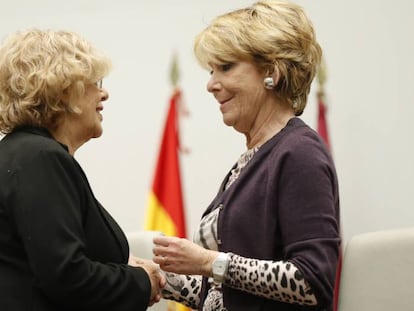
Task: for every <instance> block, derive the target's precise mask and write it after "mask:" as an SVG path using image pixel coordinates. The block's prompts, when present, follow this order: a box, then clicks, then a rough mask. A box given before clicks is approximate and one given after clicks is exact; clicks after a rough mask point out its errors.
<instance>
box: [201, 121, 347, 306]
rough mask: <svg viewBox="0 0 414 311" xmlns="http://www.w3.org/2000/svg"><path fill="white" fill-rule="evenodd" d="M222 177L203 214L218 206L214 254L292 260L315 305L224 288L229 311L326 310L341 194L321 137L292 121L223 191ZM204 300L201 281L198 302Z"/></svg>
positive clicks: (337, 242)
mask: <svg viewBox="0 0 414 311" xmlns="http://www.w3.org/2000/svg"><path fill="white" fill-rule="evenodd" d="M228 177H229V175H227V176H226V178H225V180H224V182H223V184H222V185H221V187H220V190H219V192H218V194H217V196H216V197H215V198H214V200H213V201H212V203H211V204H210V206H209V207H208V208H207V210H206V211H205V213H204V215H205V214H207V213H209V212H210V211H212V210H213V209H215V208H217V207H220V208H222V210H221V211H220V214H219V219H218V239H219V244H220V245H219V250H220V251H222V252H232V253H235V254H237V255H241V256H244V257H247V258H257V259H264V260H274V261H277V260H288V261H290V262H293V263H294V264H295V265H296V266H297V267H298V269H299V270H301V271H302V273H303V275H304V278H305V280H306V281H307V282H309V284H310V285H311V288H312V289H313V291H314V293H315V295H316V297H317V300H318V306H317V307H309V306H299V305H293V304H287V303H282V302H278V301H274V300H269V299H265V298H261V297H258V296H254V295H251V294H248V293H246V292H242V291H240V290H236V289H232V288H229V287H226V286H223V299H224V305H225V306H226V308H227V310H229V311H233V310H237V311H243V310H249V311H254V310H278V311H292V310H302V311H303V310H330V308H331V307H332V302H333V288H334V283H335V271H336V267H337V263H338V251H339V245H340V233H339V232H340V229H339V193H338V181H337V176H336V171H335V166H334V164H333V161H332V158H331V156H330V153H329V151H328V150H327V148H326V146H325V145H324V143H323V142H322V140H321V138H320V137H319V135H318V134H317V133H316V132H315V131H314V130H312V129H311V128H310V127H308V126H307V125H306V124H305V123H304V122H303V121H302V120H301V119H299V118H293V119H291V120H290V121H289V122H288V124H287V125H286V127H285V128H284V129H283V130H282V131H281V132H279V133H278V134H277V135H275V136H274V137H273V138H271V139H270V140H269V141H268V142H266V143H265V144H264V145H263V146H262V147H261V148H260V149H259V150H258V152H257V153H256V154H255V156H254V157H253V158H252V160H251V161H250V162H249V163H248V165H247V166H246V167H245V168H244V169H243V170H242V172H241V174H240V176H239V178H238V179H237V180H236V181H235V182H234V183H233V184H232V185H231V186H230V187H229V188H228V189H227V190H226V191H223V190H224V185H225V183H226V181H227V179H228ZM206 294H207V288H206V280H203V290H202V297H201V299H202V301H203V300H204V299H205V296H206ZM200 308H202V304H201V307H200ZM200 310H201V309H200Z"/></svg>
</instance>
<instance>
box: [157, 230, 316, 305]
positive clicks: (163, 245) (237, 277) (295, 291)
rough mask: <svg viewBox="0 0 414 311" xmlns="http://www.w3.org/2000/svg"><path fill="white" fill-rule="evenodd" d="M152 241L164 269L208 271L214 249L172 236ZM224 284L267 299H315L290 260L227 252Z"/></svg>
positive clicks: (312, 301) (299, 301)
mask: <svg viewBox="0 0 414 311" xmlns="http://www.w3.org/2000/svg"><path fill="white" fill-rule="evenodd" d="M154 243H155V245H156V246H155V247H154V254H155V257H154V262H156V263H158V264H160V266H161V268H162V269H164V270H165V271H170V272H174V273H180V274H197V275H202V276H206V277H210V276H211V275H212V264H213V262H214V260H215V259H216V257H217V256H218V254H219V253H218V252H216V251H212V250H207V249H204V248H202V247H201V246H198V245H196V244H194V243H192V242H190V241H188V240H186V239H180V238H175V237H156V238H154ZM182 277H183V276H182ZM167 279H168V276H167ZM189 280H191V279H189ZM167 283H168V281H167ZM224 284H225V285H227V286H229V287H232V288H235V289H239V290H243V291H245V292H248V293H251V294H253V295H257V296H261V297H264V298H267V299H272V300H277V301H282V302H287V303H292V302H294V303H297V304H301V305H316V303H317V302H316V297H315V295H314V294H313V293H312V290H311V289H310V287H309V284H308V283H307V282H306V280H305V279H304V278H303V274H302V273H301V272H300V271H299V270H298V268H297V267H296V266H295V265H294V264H292V263H290V262H285V261H271V260H257V259H249V258H244V257H241V256H238V255H234V254H230V262H229V265H228V269H227V273H226V274H225V276H224ZM177 294H178V295H179V292H177Z"/></svg>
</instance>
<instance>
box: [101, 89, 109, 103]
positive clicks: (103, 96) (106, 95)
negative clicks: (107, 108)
mask: <svg viewBox="0 0 414 311" xmlns="http://www.w3.org/2000/svg"><path fill="white" fill-rule="evenodd" d="M108 98H109V93H108V91H107V90H106V89H104V88H101V101H105V100H107V99H108Z"/></svg>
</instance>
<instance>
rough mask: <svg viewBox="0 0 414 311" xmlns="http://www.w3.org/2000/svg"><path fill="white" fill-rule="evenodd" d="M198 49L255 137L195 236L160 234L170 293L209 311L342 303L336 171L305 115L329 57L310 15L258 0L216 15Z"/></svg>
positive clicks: (226, 111) (229, 109)
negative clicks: (337, 296)
mask: <svg viewBox="0 0 414 311" xmlns="http://www.w3.org/2000/svg"><path fill="white" fill-rule="evenodd" d="M194 49H195V54H196V56H197V59H198V60H199V62H200V64H201V65H202V66H203V67H204V68H206V69H208V70H209V71H210V74H211V77H210V80H209V81H208V83H207V90H208V91H209V92H210V93H211V94H213V96H214V97H215V99H216V101H217V102H218V104H219V107H220V111H221V113H222V116H223V122H224V123H225V124H226V125H228V126H231V127H233V128H234V129H235V130H236V131H237V132H239V133H241V134H243V135H244V136H245V138H246V146H247V150H246V152H245V153H243V154H242V155H241V157H240V159H239V160H238V161H237V163H236V164H235V165H234V166H233V168H232V169H231V170H230V171H229V172H228V174H227V175H226V177H225V179H224V181H223V183H222V185H221V186H220V188H219V191H218V193H217V195H216V197H215V198H214V199H213V201H212V202H211V204H210V205H209V206H208V208H207V209H206V211H205V212H204V214H203V217H202V219H201V223H200V227H199V229H198V231H197V232H196V235H195V239H194V243H193V242H190V241H188V240H186V239H179V238H174V237H156V238H155V239H154V243H155V245H154V249H153V252H154V261H155V262H156V263H158V264H159V265H160V267H161V269H162V270H164V271H166V276H167V285H166V287H165V289H164V291H163V295H164V297H165V298H168V299H173V300H177V301H181V302H183V303H184V304H186V305H188V306H190V307H192V308H196V309H199V310H204V311H206V310H229V311H230V310H231V311H242V310H249V311H253V310H278V311H294V310H320V311H322V310H331V307H332V303H333V289H334V283H335V272H336V267H337V263H338V256H339V255H338V254H339V246H340V234H339V232H340V229H339V191H338V181H337V175H336V170H335V166H334V163H333V161H332V158H331V155H330V153H329V151H328V149H327V147H326V146H325V144H324V143H323V141H322V140H321V138H320V137H319V135H318V134H317V133H316V132H315V131H314V130H312V129H311V128H310V127H309V126H307V125H306V124H305V123H304V122H303V121H302V120H301V119H300V118H299V117H298V116H300V115H301V114H302V112H303V110H304V109H305V106H306V103H307V97H308V94H309V91H310V87H311V83H312V80H313V78H314V76H315V74H316V72H317V70H318V66H319V64H320V60H321V54H322V52H321V48H320V46H319V44H318V42H317V41H316V38H315V33H314V29H313V26H312V24H311V22H310V20H309V19H308V17H307V16H306V14H305V12H304V10H303V9H302V8H301V7H299V6H298V5H296V4H293V3H289V2H282V1H272V0H263V1H258V2H256V3H255V4H253V5H252V6H250V7H247V8H244V9H240V10H236V11H233V12H230V13H227V14H224V15H221V16H219V17H217V18H215V19H214V20H213V21H212V22H211V24H210V25H209V26H208V27H207V28H206V29H204V30H203V31H202V32H201V33H200V34H199V35H198V36H197V37H196V40H195V45H194ZM218 152H222V151H220V150H218Z"/></svg>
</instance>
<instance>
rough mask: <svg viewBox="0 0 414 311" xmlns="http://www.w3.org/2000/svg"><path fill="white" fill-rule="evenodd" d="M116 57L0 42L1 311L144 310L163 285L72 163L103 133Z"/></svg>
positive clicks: (52, 34)
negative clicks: (134, 253)
mask: <svg viewBox="0 0 414 311" xmlns="http://www.w3.org/2000/svg"><path fill="white" fill-rule="evenodd" d="M110 66H111V63H110V60H109V59H108V58H107V57H106V56H104V55H103V54H101V53H100V52H99V51H98V50H96V49H95V48H94V47H93V46H92V45H91V44H90V43H89V42H87V41H86V40H84V39H83V38H81V37H80V36H79V35H77V34H75V33H72V32H68V31H52V30H45V31H43V30H38V29H31V30H27V31H23V32H17V33H15V34H12V35H10V36H9V37H8V38H7V39H6V40H5V42H4V43H3V44H2V45H1V46H0V132H1V133H3V134H6V135H5V136H4V137H3V139H2V140H1V141H0V154H1V156H0V310H4V311H6V310H10V311H11V310H38V311H52V310H53V311H56V310H79V311H81V310H88V311H89V310H100V311H105V310H107V311H109V310H117V311H137V310H146V309H147V307H148V305H151V304H153V303H155V302H157V301H158V300H159V299H160V292H159V291H160V287H162V286H163V285H164V282H165V279H164V277H163V276H162V275H160V273H159V270H158V267H157V266H156V265H155V264H154V263H152V262H151V261H144V260H140V259H138V258H135V257H133V256H130V254H129V247H128V242H127V239H126V237H125V235H124V233H123V232H122V230H121V228H120V227H119V225H118V224H117V223H116V221H115V220H114V219H113V218H112V217H111V215H110V214H109V213H108V212H107V211H106V210H105V209H104V208H103V206H102V205H101V204H100V203H99V202H98V201H97V199H96V198H95V196H94V194H93V192H92V189H91V187H90V185H89V182H88V179H87V177H86V175H85V173H84V171H83V170H82V168H81V167H80V165H79V163H78V162H77V161H76V159H75V158H74V155H75V152H76V151H77V150H78V148H79V147H80V146H82V145H83V144H84V143H86V142H87V141H89V140H90V139H91V138H97V137H100V136H101V134H102V124H101V122H102V111H103V109H104V106H103V102H104V101H106V100H107V99H108V96H109V95H108V92H107V90H106V89H104V88H103V87H102V79H103V78H104V77H105V76H106V75H107V73H108V72H109V70H110Z"/></svg>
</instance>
